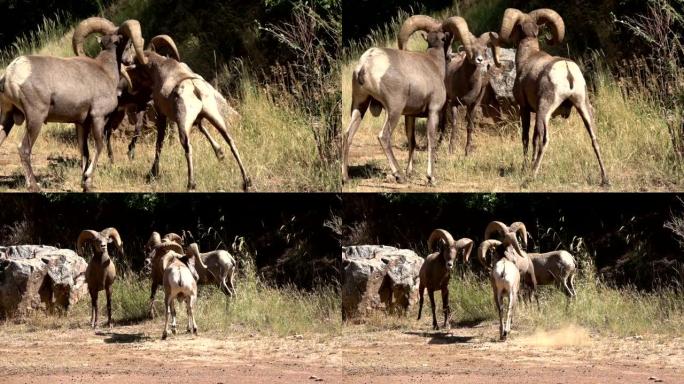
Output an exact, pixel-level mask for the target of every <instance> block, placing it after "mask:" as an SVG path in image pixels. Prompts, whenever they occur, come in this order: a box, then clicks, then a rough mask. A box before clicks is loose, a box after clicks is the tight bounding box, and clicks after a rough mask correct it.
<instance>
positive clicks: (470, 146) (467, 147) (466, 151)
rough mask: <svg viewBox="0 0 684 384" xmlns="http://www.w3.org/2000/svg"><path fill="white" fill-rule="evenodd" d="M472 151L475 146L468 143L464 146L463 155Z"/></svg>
mask: <svg viewBox="0 0 684 384" xmlns="http://www.w3.org/2000/svg"><path fill="white" fill-rule="evenodd" d="M474 151H475V146H474V145H468V146H466V148H465V155H466V156H468V155H470V154H471V153H473V152H474Z"/></svg>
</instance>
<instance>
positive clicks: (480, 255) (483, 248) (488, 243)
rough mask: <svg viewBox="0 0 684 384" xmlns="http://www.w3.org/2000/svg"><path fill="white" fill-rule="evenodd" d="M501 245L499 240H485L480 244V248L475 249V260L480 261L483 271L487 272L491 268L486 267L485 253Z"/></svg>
mask: <svg viewBox="0 0 684 384" xmlns="http://www.w3.org/2000/svg"><path fill="white" fill-rule="evenodd" d="M499 245H501V242H500V241H499V240H494V239H492V240H485V241H483V242H481V243H480V246H479V247H478V248H477V259H478V260H480V264H482V266H483V267H485V269H487V270H489V269H490V268H491V266H489V265H487V258H486V255H487V252H488V251H489V248H491V247H498V246H499Z"/></svg>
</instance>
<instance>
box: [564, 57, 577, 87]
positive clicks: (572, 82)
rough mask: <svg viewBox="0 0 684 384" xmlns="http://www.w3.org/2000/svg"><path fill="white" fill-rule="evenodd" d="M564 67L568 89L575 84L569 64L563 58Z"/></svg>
mask: <svg viewBox="0 0 684 384" xmlns="http://www.w3.org/2000/svg"><path fill="white" fill-rule="evenodd" d="M565 68H566V69H567V70H568V83H569V84H570V89H572V88H573V87H574V86H575V85H574V84H575V78H574V77H573V76H572V72H570V65H569V64H568V61H567V60H565Z"/></svg>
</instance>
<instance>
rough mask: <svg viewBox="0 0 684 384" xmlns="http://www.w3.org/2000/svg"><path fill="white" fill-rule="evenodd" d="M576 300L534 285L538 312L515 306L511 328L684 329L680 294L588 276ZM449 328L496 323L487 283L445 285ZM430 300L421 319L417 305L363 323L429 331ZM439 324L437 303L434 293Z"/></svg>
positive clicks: (479, 279) (476, 279) (627, 332)
mask: <svg viewBox="0 0 684 384" xmlns="http://www.w3.org/2000/svg"><path fill="white" fill-rule="evenodd" d="M575 288H576V291H577V298H576V299H575V300H574V301H572V302H571V303H570V304H569V305H568V306H567V307H566V304H567V300H566V297H565V295H564V294H563V293H562V292H560V290H558V289H557V288H555V287H553V286H542V287H539V295H540V304H541V309H540V310H537V307H536V305H529V304H528V305H525V304H522V303H520V304H519V305H518V306H517V308H516V311H515V317H514V321H513V328H514V330H517V332H520V334H530V333H533V332H534V331H537V330H540V329H542V330H556V329H561V328H564V327H569V326H579V327H582V328H585V329H587V330H589V331H590V332H592V333H595V334H600V335H604V336H620V337H625V336H636V335H654V336H657V335H661V336H677V335H680V334H681V329H682V327H684V293H683V292H676V291H674V290H661V291H658V292H653V293H646V292H640V291H638V290H636V289H635V288H614V287H611V286H609V285H608V284H606V283H604V282H602V281H599V280H597V279H596V277H594V276H593V274H589V275H587V276H581V277H578V278H576V279H575ZM449 293H450V296H449V305H450V307H451V311H452V319H451V321H452V324H477V323H480V322H487V321H492V322H498V315H497V313H496V308H495V307H494V300H493V294H492V288H491V285H490V283H489V279H488V278H486V277H484V276H478V275H475V274H473V273H471V272H467V273H466V274H465V277H464V278H461V277H460V276H456V275H454V276H453V277H452V280H451V282H450V284H449ZM429 303H430V301H429V300H428V298H427V294H426V298H425V307H424V308H423V316H424V317H423V318H422V319H421V320H420V321H416V320H415V319H416V317H417V315H418V306H417V305H415V306H414V307H413V308H411V309H410V311H409V313H408V314H407V315H406V316H401V315H389V314H384V313H375V314H373V315H371V316H370V317H369V318H368V319H365V325H366V327H367V328H368V329H369V330H374V331H379V330H384V329H388V328H389V329H411V328H416V327H422V328H428V327H430V324H431V321H432V314H431V312H430V304H429ZM435 304H436V305H437V308H438V310H437V317H438V322H439V324H440V325H441V321H442V320H443V318H442V312H441V308H442V304H441V296H440V294H439V292H436V294H435Z"/></svg>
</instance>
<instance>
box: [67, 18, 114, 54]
mask: <svg viewBox="0 0 684 384" xmlns="http://www.w3.org/2000/svg"><path fill="white" fill-rule="evenodd" d="M114 32H116V25H114V23H112V22H111V21H109V20H107V19H103V18H102V17H90V18H88V19H85V20H83V21H81V22H80V23H79V24H78V25H77V26H76V28H74V36H73V37H72V38H71V47H72V48H73V49H74V53H75V54H76V55H77V56H85V52H84V51H83V43H84V42H85V39H86V38H87V37H88V36H90V35H91V34H93V33H102V34H104V35H108V34H111V33H114Z"/></svg>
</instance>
